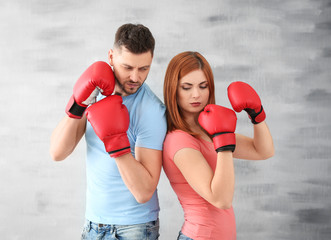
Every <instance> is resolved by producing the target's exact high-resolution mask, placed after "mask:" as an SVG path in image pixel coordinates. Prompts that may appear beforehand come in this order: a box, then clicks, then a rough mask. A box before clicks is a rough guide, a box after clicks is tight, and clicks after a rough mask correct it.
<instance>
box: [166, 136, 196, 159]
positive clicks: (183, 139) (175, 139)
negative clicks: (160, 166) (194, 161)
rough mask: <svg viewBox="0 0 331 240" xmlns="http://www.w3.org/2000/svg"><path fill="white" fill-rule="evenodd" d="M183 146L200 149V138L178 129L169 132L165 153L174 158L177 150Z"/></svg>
mask: <svg viewBox="0 0 331 240" xmlns="http://www.w3.org/2000/svg"><path fill="white" fill-rule="evenodd" d="M183 148H192V149H195V150H198V151H200V150H201V149H200V145H199V143H198V140H197V139H196V138H195V137H193V136H191V135H190V134H188V133H186V132H183V131H180V130H176V131H173V132H170V133H168V135H167V137H166V140H165V141H164V153H165V155H166V156H167V157H169V158H170V159H174V156H175V154H176V152H178V151H179V150H181V149H183Z"/></svg>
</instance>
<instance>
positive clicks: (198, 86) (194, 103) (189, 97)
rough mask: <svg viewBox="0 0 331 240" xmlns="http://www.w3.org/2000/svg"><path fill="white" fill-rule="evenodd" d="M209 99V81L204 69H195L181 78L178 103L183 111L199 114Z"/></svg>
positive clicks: (184, 112) (185, 113)
mask: <svg viewBox="0 0 331 240" xmlns="http://www.w3.org/2000/svg"><path fill="white" fill-rule="evenodd" d="M208 99H209V87H208V81H207V78H206V76H205V74H204V73H203V71H202V70H200V69H199V70H194V71H192V72H190V73H188V74H186V75H185V76H184V77H182V78H181V79H180V80H179V84H178V87H177V103H178V106H179V108H180V109H181V111H182V113H183V114H184V115H185V116H187V114H194V115H195V114H199V113H200V112H201V111H202V110H203V108H204V107H205V106H206V105H207V103H208Z"/></svg>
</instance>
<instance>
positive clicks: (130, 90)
mask: <svg viewBox="0 0 331 240" xmlns="http://www.w3.org/2000/svg"><path fill="white" fill-rule="evenodd" d="M117 83H118V85H119V87H120V89H121V90H122V91H123V92H124V93H125V94H127V95H131V94H134V93H136V92H137V91H138V89H139V88H140V87H141V85H140V83H137V82H133V81H127V82H125V83H124V84H121V83H120V82H119V81H118V80H117ZM127 83H133V84H136V85H137V87H134V88H125V85H126V84H127Z"/></svg>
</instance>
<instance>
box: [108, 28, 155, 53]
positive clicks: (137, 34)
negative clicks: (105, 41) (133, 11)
mask: <svg viewBox="0 0 331 240" xmlns="http://www.w3.org/2000/svg"><path fill="white" fill-rule="evenodd" d="M122 46H123V47H125V48H127V49H128V50H129V51H130V52H132V53H134V54H140V53H146V52H148V51H150V52H151V54H152V56H153V54H154V47H155V40H154V37H153V35H152V33H151V32H150V31H149V29H148V28H147V27H145V26H144V25H142V24H131V23H128V24H124V25H122V26H121V27H119V29H118V30H117V32H116V35H115V42H114V47H116V48H120V47H122Z"/></svg>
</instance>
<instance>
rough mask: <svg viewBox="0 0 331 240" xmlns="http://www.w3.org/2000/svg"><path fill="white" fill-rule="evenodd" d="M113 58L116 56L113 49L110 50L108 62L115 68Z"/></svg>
mask: <svg viewBox="0 0 331 240" xmlns="http://www.w3.org/2000/svg"><path fill="white" fill-rule="evenodd" d="M113 56H114V51H113V49H110V50H109V52H108V62H109V64H110V66H113V65H114V64H113Z"/></svg>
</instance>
